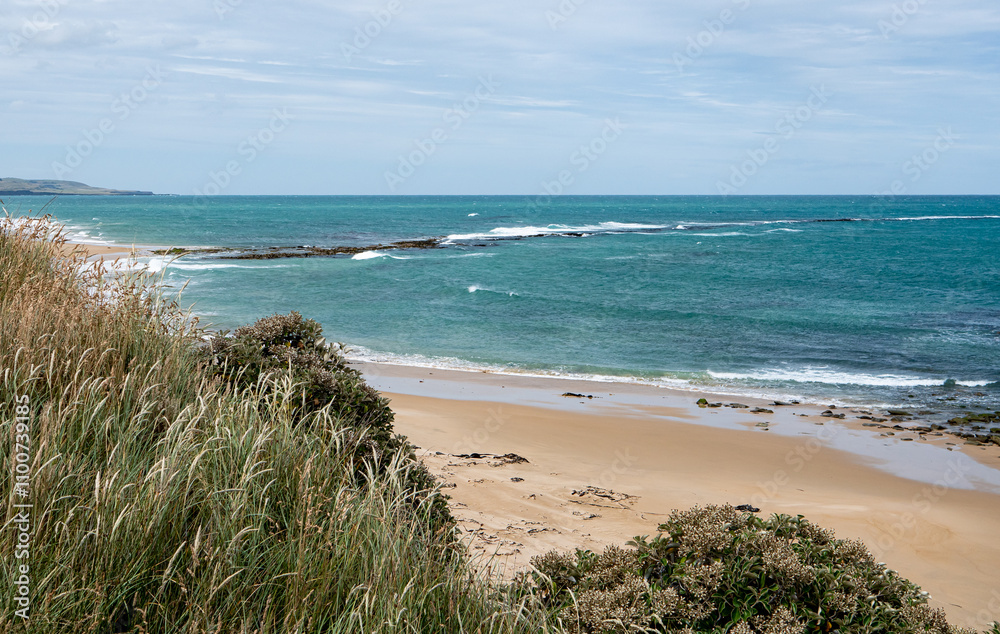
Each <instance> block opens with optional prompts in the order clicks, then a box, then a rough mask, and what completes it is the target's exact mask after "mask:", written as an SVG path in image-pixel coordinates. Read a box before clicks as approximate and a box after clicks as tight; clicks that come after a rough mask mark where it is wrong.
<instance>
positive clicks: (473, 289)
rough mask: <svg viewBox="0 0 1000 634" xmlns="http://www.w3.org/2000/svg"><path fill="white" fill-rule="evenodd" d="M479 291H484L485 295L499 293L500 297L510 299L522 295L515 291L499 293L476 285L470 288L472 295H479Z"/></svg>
mask: <svg viewBox="0 0 1000 634" xmlns="http://www.w3.org/2000/svg"><path fill="white" fill-rule="evenodd" d="M479 291H483V292H485V293H497V294H499V295H506V296H508V297H520V295H518V294H517V293H515V292H514V291H498V290H494V289H492V288H485V287H482V286H478V285H476V284H473V285H472V286H470V287H469V292H470V293H477V292H479Z"/></svg>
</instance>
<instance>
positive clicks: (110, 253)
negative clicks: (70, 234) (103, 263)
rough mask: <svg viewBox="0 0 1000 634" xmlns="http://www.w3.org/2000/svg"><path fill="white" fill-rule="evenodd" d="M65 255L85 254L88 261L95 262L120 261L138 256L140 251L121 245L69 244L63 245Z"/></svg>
mask: <svg viewBox="0 0 1000 634" xmlns="http://www.w3.org/2000/svg"><path fill="white" fill-rule="evenodd" d="M61 250H62V253H63V255H66V256H69V255H72V254H79V253H83V254H84V255H85V256H86V258H87V260H88V261H93V260H102V259H103V260H118V259H120V258H127V257H130V256H133V255H137V254H138V253H139V252H140V251H139V250H138V249H137V248H135V247H126V246H121V245H103V244H84V243H79V242H67V243H65V244H63V245H62V249H61Z"/></svg>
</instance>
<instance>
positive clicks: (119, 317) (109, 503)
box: [0, 218, 548, 634]
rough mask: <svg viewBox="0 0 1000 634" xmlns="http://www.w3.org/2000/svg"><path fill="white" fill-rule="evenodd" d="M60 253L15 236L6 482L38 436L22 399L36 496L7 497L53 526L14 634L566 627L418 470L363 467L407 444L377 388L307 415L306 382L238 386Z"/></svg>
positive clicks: (35, 523) (181, 321) (121, 284)
mask: <svg viewBox="0 0 1000 634" xmlns="http://www.w3.org/2000/svg"><path fill="white" fill-rule="evenodd" d="M38 226H39V227H42V225H41V224H39V225H38ZM48 238H51V235H50V234H49V230H48V228H44V227H43V228H36V227H35V226H34V225H32V224H31V223H24V224H14V223H9V222H4V220H3V219H2V218H0V387H2V389H0V413H2V414H3V415H2V416H0V437H3V438H6V439H8V442H4V443H2V444H0V470H2V471H3V472H4V473H7V474H10V473H12V471H13V469H14V466H15V464H16V462H15V461H17V460H18V458H17V453H16V452H15V443H14V442H13V441H14V438H15V434H23V433H25V432H24V431H23V430H22V431H17V430H16V429H15V421H14V417H13V416H10V415H8V414H10V413H11V412H13V411H14V409H13V408H14V404H15V399H18V400H17V403H19V404H20V403H21V402H22V401H21V400H20V399H19V397H21V396H28V397H29V398H28V400H29V405H28V409H29V410H30V412H29V414H28V419H29V421H28V423H26V425H27V426H28V431H27V434H28V436H29V443H28V444H29V446H30V469H31V478H30V486H29V490H28V491H24V490H23V489H20V490H15V487H14V482H15V480H14V478H11V477H6V478H0V499H4V500H7V501H8V507H7V511H6V518H7V519H8V520H10V519H11V518H13V516H14V514H15V511H14V510H13V507H11V506H10V505H11V504H12V503H25V502H26V503H30V504H32V505H33V506H32V507H31V509H30V515H31V527H30V531H31V532H30V544H31V549H30V557H29V558H28V559H15V558H14V557H13V553H14V552H15V550H16V546H17V544H18V539H19V535H18V531H15V530H3V531H0V552H3V553H6V554H8V555H9V556H4V557H2V558H0V586H3V587H6V588H15V587H16V586H15V581H17V580H18V578H19V576H20V575H21V574H22V573H21V572H20V569H19V567H18V566H19V565H29V564H30V579H31V585H30V596H31V613H30V621H29V622H28V623H25V622H24V621H23V620H22V619H21V617H20V616H16V615H15V614H14V609H16V608H15V605H14V603H13V601H11V600H8V602H7V603H8V609H6V610H3V611H0V632H15V631H29V632H45V633H50V632H51V633H61V632H74V633H77V632H79V633H85V634H112V633H117V632H129V633H135V634H138V633H140V632H147V633H150V634H158V633H160V632H164V633H167V632H170V633H174V632H185V633H191V634H195V633H201V632H218V633H220V634H221V633H227V632H261V633H267V632H301V633H303V634H311V633H319V632H323V633H327V632H329V633H336V632H343V633H348V632H378V633H384V634H390V633H393V634H394V633H396V632H431V631H433V632H440V633H442V634H447V633H454V634H457V633H459V632H467V631H476V632H483V633H484V634H486V633H497V634H504V633H507V632H529V631H530V632H538V631H543V630H545V628H546V627H548V626H547V625H546V622H545V621H546V617H545V614H544V613H543V612H541V611H539V610H537V609H535V607H534V606H532V605H531V604H530V600H531V598H530V597H527V596H525V595H523V594H518V591H517V589H516V588H515V589H509V590H508V589H500V588H497V587H496V586H492V585H489V584H487V583H485V582H483V580H481V579H479V578H477V577H476V576H475V573H474V571H473V569H472V568H471V566H470V565H469V559H468V557H467V556H466V554H465V553H464V551H463V550H462V549H460V548H458V547H457V546H456V545H455V544H454V543H452V542H450V541H449V540H448V539H445V538H444V536H443V534H442V533H441V532H440V531H439V530H438V528H437V527H439V526H440V525H441V520H440V519H439V518H438V516H437V515H436V514H435V505H439V504H443V502H441V501H440V499H439V498H438V497H436V496H429V495H427V494H426V491H427V490H428V489H429V487H430V483H424V484H419V485H414V484H413V482H412V480H411V478H412V477H413V473H414V470H413V465H414V460H413V456H412V452H408V451H405V450H402V449H401V450H400V451H397V452H395V453H391V452H390V447H388V446H387V447H386V448H385V453H384V455H383V456H382V458H381V459H380V462H379V465H381V466H380V467H379V468H375V466H374V459H372V458H370V457H369V458H364V459H363V460H361V462H358V461H357V460H358V458H359V456H370V452H371V447H372V446H373V445H374V444H375V443H374V441H372V440H371V437H374V436H378V434H377V433H375V432H372V433H369V429H371V428H373V427H374V428H378V427H379V425H380V424H383V426H389V425H391V413H389V414H385V413H384V412H382V411H381V409H380V408H381V407H382V406H383V405H384V403H379V402H376V401H374V400H372V399H373V398H374V397H373V396H372V395H373V393H372V392H370V391H366V390H363V389H361V385H362V383H363V382H361V381H360V378H358V377H355V378H356V381H355V382H352V381H347V380H345V381H342V382H341V383H338V385H340V386H341V387H338V389H343V390H346V391H348V392H350V393H352V394H355V395H356V398H357V399H358V400H344V401H343V410H342V411H341V415H339V416H335V415H334V408H333V407H332V406H330V407H323V408H320V409H318V410H316V411H314V412H311V413H310V414H309V415H308V416H307V417H306V418H302V417H301V416H299V412H298V411H297V410H296V408H297V407H300V406H301V403H302V390H301V389H300V388H301V384H299V383H297V382H296V381H295V380H293V379H292V376H291V374H289V373H287V372H286V373H284V374H281V373H278V374H275V375H274V376H271V377H270V378H261V379H260V380H259V381H257V382H253V383H249V382H248V383H247V384H245V385H234V386H232V387H225V386H226V385H228V384H225V383H224V382H222V381H220V380H219V377H218V376H216V375H214V374H212V376H209V374H211V373H209V372H208V370H207V366H206V365H205V363H204V362H205V360H206V356H205V355H206V353H205V352H204V351H198V350H196V349H195V342H196V341H198V340H199V337H200V335H201V334H203V333H200V332H197V331H196V330H194V329H193V327H192V325H191V324H190V323H189V321H188V320H187V319H186V317H185V316H184V315H183V314H180V313H178V312H176V310H175V308H176V307H175V306H172V305H171V304H170V303H169V302H163V301H161V300H160V299H159V298H158V296H157V294H156V291H155V289H152V288H151V287H150V286H149V283H150V282H151V281H152V280H149V279H146V278H143V277H142V275H141V274H138V273H136V274H134V275H129V276H124V277H122V276H118V275H115V276H110V275H108V276H106V275H104V273H103V271H101V269H100V268H91V269H85V270H82V269H81V268H80V265H82V264H83V261H82V258H78V257H74V258H67V257H66V256H65V255H64V254H61V252H60V247H62V246H63V245H62V243H61V238H60V237H59V236H56V237H55V239H54V240H53V239H48ZM271 343H274V342H273V341H272V342H271ZM289 343H290V344H292V345H291V346H289V348H290V349H296V350H299V351H300V352H301V351H303V350H308V349H309V347H310V345H311V344H310V342H309V341H308V340H306V341H304V342H303V348H298V345H297V342H289ZM312 343H313V344H318V341H312ZM275 345H277V344H275ZM328 361H329V362H332V363H336V360H328ZM324 367H326V368H331V367H333V366H332V365H330V363H326V364H325V365H324ZM338 377H339V378H345V379H346V378H349V377H348V376H347V375H338ZM352 380H353V379H352ZM343 386H354V387H343ZM223 387H225V389H222V388H223ZM358 402H362V403H364V404H366V406H369V409H370V411H369V412H368V413H367V414H365V413H360V414H358V413H357V412H355V411H354V404H357V403H358ZM291 404H295V406H294V407H292V406H291ZM356 414H358V415H356ZM380 417H381V418H380ZM365 421H367V422H365ZM378 421H381V423H379V422H378ZM369 423H370V424H369ZM19 442H22V443H23V442H24V440H23V439H21V440H19ZM399 442H402V441H399ZM25 495H26V496H27V497H25ZM22 587H23V586H22Z"/></svg>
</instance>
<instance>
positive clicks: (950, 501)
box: [358, 364, 1000, 628]
mask: <svg viewBox="0 0 1000 634" xmlns="http://www.w3.org/2000/svg"><path fill="white" fill-rule="evenodd" d="M358 367H359V369H361V370H362V371H363V372H364V373H365V376H366V379H367V380H368V381H369V382H371V383H372V384H373V385H374V386H376V387H377V388H378V389H380V390H382V391H383V392H384V393H386V395H387V396H388V397H389V398H390V399H391V400H392V407H393V410H394V411H395V412H396V428H397V430H398V431H399V432H400V433H402V434H405V435H406V436H408V437H409V438H410V439H411V441H412V442H413V443H414V444H415V445H417V446H418V447H419V450H418V453H419V454H420V455H421V456H422V457H423V459H424V461H425V462H426V464H427V465H428V466H429V467H430V468H431V469H432V471H433V472H434V473H435V474H436V475H438V476H440V477H441V478H442V482H443V486H444V487H445V488H446V492H447V493H448V494H449V495H450V496H451V497H452V508H453V511H454V513H455V515H456V516H457V517H458V518H459V521H460V525H461V527H462V530H463V531H464V532H465V533H466V535H467V538H468V540H469V541H470V543H471V546H472V548H473V550H474V551H475V552H476V553H479V554H483V555H484V560H483V561H484V563H487V560H486V556H487V555H493V554H496V555H497V557H496V558H495V559H493V560H492V561H489V562H488V565H491V566H492V567H493V568H494V569H495V570H497V571H499V572H500V573H501V574H505V575H507V576H510V575H512V574H513V573H515V572H517V571H519V570H523V569H525V567H526V566H528V564H529V560H530V558H531V557H532V556H534V555H537V554H540V553H543V552H546V551H548V550H550V549H553V548H557V549H573V548H588V549H592V550H599V549H601V548H602V547H603V546H604V545H606V544H611V543H619V544H622V543H624V542H626V541H627V540H629V539H631V538H632V537H633V536H636V535H653V534H655V533H656V531H657V526H658V524H659V523H660V522H662V521H663V520H664V518H665V517H666V516H667V515H668V514H669V513H670V511H671V510H672V509H684V508H688V507H691V506H694V505H699V504H700V505H705V504H723V503H731V504H733V505H739V504H752V505H754V506H757V507H759V508H760V509H761V511H760V512H761V514H762V515H770V514H772V513H785V514H790V515H797V514H801V515H804V516H806V517H807V518H808V519H810V520H812V521H814V522H816V523H818V524H820V525H822V526H825V527H829V528H833V529H834V530H836V532H837V535H838V537H841V538H854V539H861V540H863V541H864V542H865V543H866V544H867V545H868V547H869V549H870V550H871V551H872V552H873V553H874V554H875V555H876V557H877V558H879V560H881V561H884V562H886V563H887V564H888V565H889V566H890V567H891V568H893V569H895V570H898V571H899V572H900V573H901V574H903V575H904V576H905V577H907V578H909V579H910V580H912V581H914V582H915V583H917V584H919V585H920V586H922V587H923V588H924V589H925V590H927V591H928V592H930V594H931V596H932V605H934V606H935V607H942V608H944V609H945V610H946V612H947V613H948V615H949V617H950V618H951V619H952V620H954V622H956V623H958V624H960V625H963V626H969V627H977V628H984V627H985V626H986V624H987V623H988V622H989V621H991V620H994V619H998V618H1000V576H998V575H997V572H996V571H997V570H1000V543H998V542H997V540H996V536H997V535H998V534H1000V449H998V448H996V447H992V448H982V447H974V446H967V445H964V444H962V441H961V440H958V439H956V438H954V437H951V436H948V435H942V436H932V435H930V434H917V433H910V432H885V431H884V430H880V429H875V430H873V429H870V428H865V427H862V425H863V424H864V423H863V420H862V419H858V418H857V416H858V415H859V411H851V410H839V411H840V412H842V413H845V414H847V415H846V416H845V418H844V419H843V420H839V419H831V418H829V417H823V416H821V415H820V414H821V412H822V411H823V410H824V407H822V406H816V405H793V406H783V407H779V406H774V405H770V406H769V403H768V402H766V401H757V400H755V399H748V398H738V397H733V396H721V395H718V396H717V395H706V394H698V393H691V392H684V391H672V390H664V389H662V388H651V387H646V386H641V385H626V384H614V383H586V382H578V381H567V380H560V379H546V378H537V377H519V376H504V375H494V374H486V373H470V372H455V371H447V370H440V369H427V368H407V367H401V366H386V365H373V364H358ZM567 392H570V393H575V394H581V395H583V398H579V397H565V396H562V395H563V394H565V393H567ZM589 396H593V397H594V398H587V397H589ZM703 396H704V397H707V399H708V400H710V401H712V400H718V401H724V402H725V403H726V404H728V403H732V402H737V401H738V402H739V404H740V405H747V406H748V407H747V408H740V407H721V408H699V407H698V406H697V405H696V404H695V402H696V401H697V399H698V398H700V397H703ZM754 407H758V408H760V409H764V410H771V412H772V413H766V412H758V413H752V410H753V408H754ZM764 423H767V424H766V426H765V424H764ZM887 433H889V434H893V435H891V436H889V435H886V434H887ZM522 460H523V461H522Z"/></svg>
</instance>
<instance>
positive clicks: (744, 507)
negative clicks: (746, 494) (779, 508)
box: [736, 504, 760, 513]
mask: <svg viewBox="0 0 1000 634" xmlns="http://www.w3.org/2000/svg"><path fill="white" fill-rule="evenodd" d="M736 510H737V511H743V512H745V513H760V509H759V508H757V507H756V506H751V505H750V504H740V505H739V506H737V507H736Z"/></svg>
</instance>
